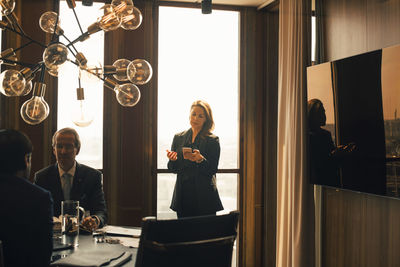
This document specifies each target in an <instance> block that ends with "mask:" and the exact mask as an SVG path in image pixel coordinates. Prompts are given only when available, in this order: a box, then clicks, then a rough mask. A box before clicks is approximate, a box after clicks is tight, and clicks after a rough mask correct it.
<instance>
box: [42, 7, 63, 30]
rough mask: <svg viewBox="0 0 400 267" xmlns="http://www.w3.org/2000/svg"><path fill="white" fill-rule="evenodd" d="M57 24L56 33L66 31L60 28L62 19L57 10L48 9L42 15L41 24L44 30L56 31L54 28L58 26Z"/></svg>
mask: <svg viewBox="0 0 400 267" xmlns="http://www.w3.org/2000/svg"><path fill="white" fill-rule="evenodd" d="M57 19H58V22H57ZM56 24H57V30H56V33H57V34H63V33H64V31H63V30H62V29H61V28H60V19H59V17H58V15H57V13H56V12H53V11H47V12H45V13H43V14H42V15H41V16H40V19H39V26H40V28H41V29H42V30H43V31H44V32H47V33H54V28H55V27H56Z"/></svg>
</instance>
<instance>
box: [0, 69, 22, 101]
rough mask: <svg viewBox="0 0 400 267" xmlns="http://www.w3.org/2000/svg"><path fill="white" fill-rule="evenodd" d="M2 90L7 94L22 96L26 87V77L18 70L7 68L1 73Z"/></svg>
mask: <svg viewBox="0 0 400 267" xmlns="http://www.w3.org/2000/svg"><path fill="white" fill-rule="evenodd" d="M0 83H1V87H0V92H1V93H2V94H3V95H5V96H20V95H21V94H22V92H23V91H24V88H25V78H24V76H23V75H22V74H21V73H20V72H19V71H17V70H6V71H3V72H2V73H1V74H0Z"/></svg>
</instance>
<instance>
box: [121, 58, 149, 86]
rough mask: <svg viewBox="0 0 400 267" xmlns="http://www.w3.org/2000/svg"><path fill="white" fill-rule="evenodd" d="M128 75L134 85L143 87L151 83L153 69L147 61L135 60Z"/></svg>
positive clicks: (129, 68) (128, 70)
mask: <svg viewBox="0 0 400 267" xmlns="http://www.w3.org/2000/svg"><path fill="white" fill-rule="evenodd" d="M127 74H128V78H129V80H130V81H131V82H132V83H134V84H139V85H143V84H146V83H148V82H149V81H150V79H151V76H152V75H153V69H152V68H151V65H150V63H149V62H147V61H146V60H144V59H135V60H134V61H132V62H131V63H130V64H129V65H128V69H127Z"/></svg>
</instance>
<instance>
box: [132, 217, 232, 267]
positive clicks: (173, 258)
mask: <svg viewBox="0 0 400 267" xmlns="http://www.w3.org/2000/svg"><path fill="white" fill-rule="evenodd" d="M238 219H239V212H237V211H233V212H231V213H229V214H224V215H211V216H199V217H188V218H181V219H175V220H157V219H155V218H154V217H146V218H143V220H142V234H141V236H140V243H139V249H138V254H137V257H136V265H135V266H136V267H153V266H154V267H155V266H157V267H163V266H174V267H180V266H190V267H197V266H207V267H214V266H216V267H217V266H218V267H231V264H232V250H233V245H234V242H235V239H236V236H237V224H238Z"/></svg>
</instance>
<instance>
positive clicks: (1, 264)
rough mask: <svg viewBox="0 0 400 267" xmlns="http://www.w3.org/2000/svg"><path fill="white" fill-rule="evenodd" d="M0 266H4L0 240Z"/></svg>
mask: <svg viewBox="0 0 400 267" xmlns="http://www.w3.org/2000/svg"><path fill="white" fill-rule="evenodd" d="M0 267H4V254H3V243H2V242H1V240H0Z"/></svg>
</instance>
